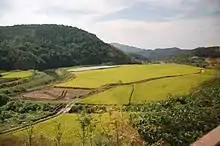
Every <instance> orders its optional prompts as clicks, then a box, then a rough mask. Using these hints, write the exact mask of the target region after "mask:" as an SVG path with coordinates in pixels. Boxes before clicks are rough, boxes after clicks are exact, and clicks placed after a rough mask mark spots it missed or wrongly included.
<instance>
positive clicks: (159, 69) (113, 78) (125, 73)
mask: <svg viewBox="0 0 220 146" xmlns="http://www.w3.org/2000/svg"><path fill="white" fill-rule="evenodd" d="M200 69H201V68H197V67H192V66H186V65H177V64H154V65H124V66H120V67H118V68H111V69H103V70H91V71H83V72H75V73H74V74H75V76H76V78H75V79H73V80H70V81H68V82H65V83H62V84H58V85H55V86H58V87H82V88H99V87H100V86H103V85H106V84H113V83H128V82H134V81H139V80H144V79H149V78H155V77H162V76H173V75H182V74H192V73H195V72H199V70H200Z"/></svg>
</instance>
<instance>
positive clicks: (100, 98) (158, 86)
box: [79, 73, 213, 104]
mask: <svg viewBox="0 0 220 146" xmlns="http://www.w3.org/2000/svg"><path fill="white" fill-rule="evenodd" d="M212 77H213V75H212V74H208V73H204V74H195V75H186V76H181V77H174V78H165V79H159V80H155V81H150V82H145V83H139V84H134V93H133V96H132V100H131V102H132V103H142V102H143V101H157V100H163V99H166V98H167V97H168V95H169V94H172V95H182V94H187V93H189V91H190V90H191V89H192V88H194V87H197V86H198V85H199V84H200V83H202V82H203V81H206V80H208V79H210V78H212ZM131 90H132V85H126V86H119V87H116V88H112V89H110V90H107V91H105V92H102V93H99V94H97V95H93V96H90V97H88V98H85V99H82V100H80V101H79V102H80V103H88V104H128V101H129V97H130V93H131Z"/></svg>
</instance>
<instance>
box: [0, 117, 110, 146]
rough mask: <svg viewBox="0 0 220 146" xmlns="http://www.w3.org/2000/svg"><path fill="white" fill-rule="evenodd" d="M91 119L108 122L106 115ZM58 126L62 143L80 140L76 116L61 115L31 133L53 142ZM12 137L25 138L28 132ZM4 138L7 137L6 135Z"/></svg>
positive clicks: (19, 132) (38, 126) (18, 133)
mask: <svg viewBox="0 0 220 146" xmlns="http://www.w3.org/2000/svg"><path fill="white" fill-rule="evenodd" d="M92 117H93V118H95V119H96V120H99V119H101V121H103V123H105V122H109V121H110V117H109V115H108V114H107V113H106V114H102V115H99V114H93V115H92ZM58 124H61V127H60V129H61V130H60V132H61V133H62V134H63V135H62V141H64V142H71V143H75V142H77V141H79V140H80V139H79V133H81V128H80V123H79V120H78V116H77V114H62V115H60V116H58V117H55V118H53V119H50V120H47V121H45V122H42V123H40V124H37V125H35V126H34V127H33V131H34V132H33V133H34V135H35V136H40V135H43V136H46V138H49V139H51V140H55V139H56V136H57V132H58V131H57V125H58ZM100 128H101V127H96V129H95V131H96V132H99V131H101V129H100ZM13 135H14V136H25V135H28V131H26V130H23V131H17V132H15V133H13ZM4 136H6V137H7V135H4ZM9 136H10V135H9Z"/></svg>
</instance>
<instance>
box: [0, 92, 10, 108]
mask: <svg viewBox="0 0 220 146" xmlns="http://www.w3.org/2000/svg"><path fill="white" fill-rule="evenodd" d="M8 101H9V97H8V96H7V95H6V94H1V93H0V106H2V105H5V104H6V103H7V102H8Z"/></svg>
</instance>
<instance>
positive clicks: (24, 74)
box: [1, 71, 33, 78]
mask: <svg viewBox="0 0 220 146" xmlns="http://www.w3.org/2000/svg"><path fill="white" fill-rule="evenodd" d="M32 74H33V73H32V72H31V71H10V72H3V73H2V77H1V78H27V77H30V76H31V75H32Z"/></svg>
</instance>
